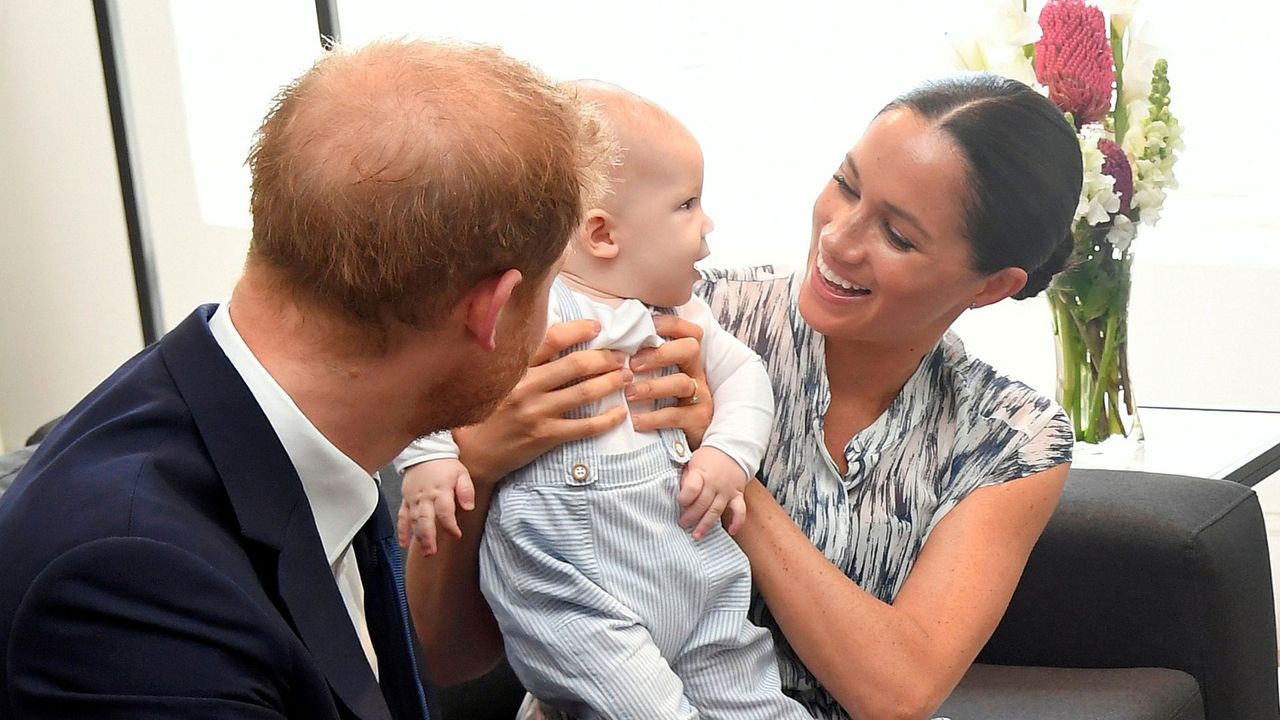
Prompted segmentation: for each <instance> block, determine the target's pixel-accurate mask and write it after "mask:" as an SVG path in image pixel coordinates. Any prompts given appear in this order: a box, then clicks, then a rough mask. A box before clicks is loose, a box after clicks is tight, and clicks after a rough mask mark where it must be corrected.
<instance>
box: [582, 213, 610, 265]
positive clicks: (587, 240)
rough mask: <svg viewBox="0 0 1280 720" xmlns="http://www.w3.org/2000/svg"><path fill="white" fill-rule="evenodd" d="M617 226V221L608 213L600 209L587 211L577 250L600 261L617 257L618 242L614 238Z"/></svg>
mask: <svg viewBox="0 0 1280 720" xmlns="http://www.w3.org/2000/svg"><path fill="white" fill-rule="evenodd" d="M617 226H618V223H617V220H616V219H615V218H614V217H613V215H611V214H610V213H609V212H608V211H606V210H601V209H600V208H592V209H591V210H588V211H587V217H586V220H584V221H583V228H582V243H581V245H580V246H579V250H581V251H582V252H583V253H584V254H586V255H587V256H589V257H593V258H598V259H601V260H612V259H614V258H616V257H618V241H617V238H616V237H615V233H616V231H617Z"/></svg>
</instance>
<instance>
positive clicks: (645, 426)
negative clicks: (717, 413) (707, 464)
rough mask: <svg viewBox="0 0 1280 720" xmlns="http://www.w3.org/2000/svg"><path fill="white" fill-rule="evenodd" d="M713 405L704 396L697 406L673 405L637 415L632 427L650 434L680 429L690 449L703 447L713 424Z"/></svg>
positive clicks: (632, 418) (634, 417)
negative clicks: (708, 429) (661, 429)
mask: <svg viewBox="0 0 1280 720" xmlns="http://www.w3.org/2000/svg"><path fill="white" fill-rule="evenodd" d="M711 414H712V403H711V401H710V398H708V397H706V396H704V397H703V398H702V399H701V400H699V401H698V404H697V405H673V406H671V407H667V408H662V409H660V410H652V411H650V412H643V413H635V414H634V415H632V416H631V425H632V427H634V428H635V429H636V432H648V431H650V430H657V429H658V428H680V429H681V430H683V431H684V434H685V438H686V439H687V440H688V441H689V447H691V448H695V449H696V448H698V447H700V446H701V445H702V435H703V433H705V432H706V431H707V427H708V426H709V425H710V424H711Z"/></svg>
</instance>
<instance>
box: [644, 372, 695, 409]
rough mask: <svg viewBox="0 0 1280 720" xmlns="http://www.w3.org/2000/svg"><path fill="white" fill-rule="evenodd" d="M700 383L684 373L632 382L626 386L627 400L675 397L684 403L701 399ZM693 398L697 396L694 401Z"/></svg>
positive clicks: (692, 402) (691, 402)
mask: <svg viewBox="0 0 1280 720" xmlns="http://www.w3.org/2000/svg"><path fill="white" fill-rule="evenodd" d="M702 395H703V393H702V385H701V383H699V382H698V381H697V380H694V379H693V378H691V377H689V376H688V375H685V374H684V373H674V374H672V375H664V376H662V377H656V378H650V379H648V380H640V381H638V382H633V383H631V385H629V386H628V387H627V399H628V400H658V399H660V398H676V399H677V400H680V401H681V402H683V403H684V404H689V405H691V404H694V403H695V402H701V401H702ZM694 398H697V400H696V401H695V400H694Z"/></svg>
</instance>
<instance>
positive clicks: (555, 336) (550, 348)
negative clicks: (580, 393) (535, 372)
mask: <svg viewBox="0 0 1280 720" xmlns="http://www.w3.org/2000/svg"><path fill="white" fill-rule="evenodd" d="M599 334H600V323H598V322H596V321H595V320H573V321H570V322H562V323H556V324H555V325H552V326H551V327H549V328H547V334H546V336H545V337H543V338H542V344H541V345H539V346H538V349H537V350H536V351H534V353H533V359H532V360H531V361H530V362H529V364H530V365H541V364H543V363H545V362H547V361H548V360H550V359H551V358H554V357H555V356H557V355H559V354H560V353H562V352H564V351H565V350H568V349H569V348H571V347H573V346H574V345H577V344H578V343H584V342H586V341H588V340H590V339H591V338H594V337H595V336H596V335H599Z"/></svg>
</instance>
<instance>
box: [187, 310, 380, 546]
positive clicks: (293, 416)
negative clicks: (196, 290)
mask: <svg viewBox="0 0 1280 720" xmlns="http://www.w3.org/2000/svg"><path fill="white" fill-rule="evenodd" d="M229 304H230V303H223V304H222V305H221V306H220V307H219V308H218V309H217V310H216V311H215V312H214V314H213V317H212V318H210V319H209V330H210V331H211V332H212V333H213V337H214V340H216V341H217V343H218V345H219V346H220V347H221V348H222V351H223V352H224V353H226V356H227V359H228V360H230V361H231V364H232V365H234V366H235V368H236V370H237V371H238V372H239V373H240V377H241V378H243V379H244V382H245V384H246V385H248V386H249V392H251V393H252V394H253V397H254V399H255V400H257V401H258V405H259V406H260V407H261V408H262V412H263V413H264V414H266V416H267V421H268V422H270V423H271V427H272V429H274V430H275V431H276V435H277V436H278V437H279V438H280V444H281V445H283V446H284V450H285V452H286V453H287V454H288V455H289V460H290V461H291V462H292V463H293V467H294V468H295V469H296V470H297V471H298V478H299V479H300V480H301V481H302V490H303V492H304V493H305V494H306V496H307V502H308V503H310V505H311V514H312V516H313V517H314V518H315V523H316V530H318V531H319V533H320V544H321V545H322V546H323V547H324V553H325V557H326V558H327V559H328V561H329V565H330V566H333V565H334V563H336V562H337V561H338V559H339V557H340V556H341V555H342V553H343V552H345V551H346V549H347V548H348V547H349V546H350V545H351V540H352V538H354V537H355V535H356V533H357V532H358V531H359V530H360V528H361V527H363V526H364V524H365V522H366V521H368V519H369V518H370V517H371V516H372V514H373V511H374V509H375V508H376V507H377V505H378V497H379V496H378V487H377V484H376V482H375V481H374V479H373V477H372V476H371V475H370V474H369V473H367V472H365V470H364V468H362V467H360V466H359V465H358V464H356V462H355V461H354V460H352V459H351V458H350V457H347V455H345V454H344V453H343V452H342V451H341V450H339V449H338V448H337V447H335V446H334V444H333V443H331V442H329V440H328V439H327V438H325V436H324V435H322V434H321V433H320V431H319V430H317V429H316V427H315V425H312V424H311V421H310V420H308V419H307V417H306V416H305V415H303V414H302V411H301V410H299V409H298V406H297V405H296V404H294V402H293V399H292V398H290V397H289V395H288V393H286V392H285V391H284V389H283V388H281V387H280V385H279V383H277V382H276V381H275V378H273V377H271V375H270V373H268V372H267V370H266V368H264V367H263V366H262V363H260V362H258V358H257V357H255V356H254V354H253V351H251V350H250V349H249V346H248V345H246V344H245V342H244V338H242V337H241V336H240V333H239V331H237V330H236V328H235V325H234V324H233V323H232V322H231V313H230V311H229V310H228V306H229Z"/></svg>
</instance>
